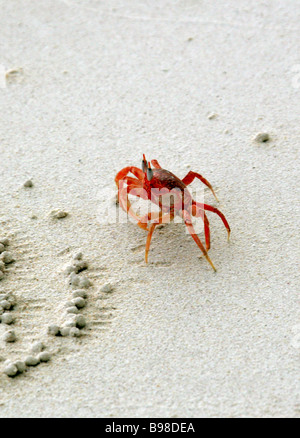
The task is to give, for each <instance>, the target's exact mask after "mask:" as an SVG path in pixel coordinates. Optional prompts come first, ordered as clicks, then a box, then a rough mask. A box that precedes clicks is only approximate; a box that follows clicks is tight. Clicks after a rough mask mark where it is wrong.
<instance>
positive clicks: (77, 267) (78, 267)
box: [65, 260, 88, 275]
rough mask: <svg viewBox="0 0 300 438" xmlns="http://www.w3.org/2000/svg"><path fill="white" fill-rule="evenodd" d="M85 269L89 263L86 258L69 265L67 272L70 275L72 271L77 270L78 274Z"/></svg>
mask: <svg viewBox="0 0 300 438" xmlns="http://www.w3.org/2000/svg"><path fill="white" fill-rule="evenodd" d="M85 269H88V263H87V262H86V261H84V260H78V261H76V262H74V263H72V264H71V265H68V266H67V267H66V268H65V274H66V275H69V274H71V273H72V272H75V274H78V273H79V272H81V271H84V270H85Z"/></svg>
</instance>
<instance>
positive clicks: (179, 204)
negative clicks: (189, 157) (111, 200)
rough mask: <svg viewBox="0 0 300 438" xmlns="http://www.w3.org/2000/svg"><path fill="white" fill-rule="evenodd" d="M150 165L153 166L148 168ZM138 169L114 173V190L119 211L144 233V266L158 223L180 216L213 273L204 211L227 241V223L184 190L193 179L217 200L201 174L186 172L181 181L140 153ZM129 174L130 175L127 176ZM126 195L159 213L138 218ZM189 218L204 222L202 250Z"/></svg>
mask: <svg viewBox="0 0 300 438" xmlns="http://www.w3.org/2000/svg"><path fill="white" fill-rule="evenodd" d="M151 164H152V166H153V167H151ZM141 167H142V168H141V169H139V168H138V167H135V166H128V167H124V168H123V169H122V170H120V171H119V172H118V173H117V175H116V177H115V182H116V184H117V187H118V201H119V204H120V206H121V208H122V209H123V210H124V211H125V212H127V214H128V215H130V216H131V217H132V218H133V219H134V220H136V222H137V225H138V226H139V227H140V228H142V229H143V230H146V231H148V236H147V241H146V248H145V261H146V263H148V253H149V249H150V243H151V238H152V235H153V232H154V230H155V227H156V226H157V225H159V224H166V223H168V222H171V221H173V220H174V218H175V216H180V217H181V218H182V219H183V222H184V223H185V225H186V227H187V229H188V231H189V233H190V235H191V236H192V238H193V239H194V241H195V242H196V244H197V245H198V247H199V248H200V250H201V251H202V254H203V256H204V257H205V258H206V260H207V261H208V262H209V264H210V265H211V267H212V268H213V270H214V271H216V268H215V266H214V264H213V262H212V261H211V259H210V257H209V256H208V250H209V249H210V228H209V222H208V218H207V215H206V211H211V212H213V213H215V214H217V215H218V216H219V217H220V218H221V220H222V222H223V224H224V226H225V228H226V230H227V233H228V240H229V237H230V227H229V224H228V222H227V220H226V218H225V216H224V214H223V213H221V211H220V210H218V209H217V208H216V207H213V206H211V205H208V204H204V203H200V202H197V201H195V200H194V199H193V198H192V196H191V194H190V192H189V190H188V188H187V186H188V185H189V184H191V183H192V182H193V181H194V179H195V178H197V179H199V180H200V181H201V182H202V183H203V184H204V185H205V186H207V187H208V188H209V189H210V190H211V192H212V194H213V195H214V197H215V198H216V200H217V201H218V198H217V196H216V194H215V192H214V190H213V188H212V186H211V184H210V183H209V182H208V181H207V180H206V179H205V178H204V177H203V176H202V175H200V174H199V173H196V172H193V171H189V172H188V174H187V175H186V176H185V177H184V178H183V179H180V178H178V177H177V176H176V175H174V174H173V173H172V172H170V171H169V170H166V169H163V168H162V167H161V166H160V165H159V163H158V161H157V160H151V162H150V161H147V160H146V158H145V155H144V154H143V160H142V166H141ZM130 173H131V174H132V175H133V176H128V175H129V174H130ZM129 194H131V195H134V196H137V197H139V198H142V199H145V200H150V201H151V202H153V203H154V204H156V205H157V206H158V207H159V211H153V212H150V213H146V214H145V215H144V216H142V217H141V216H139V215H138V214H137V213H136V212H135V211H134V210H133V208H132V206H131V203H130V200H129V197H128V195H129ZM166 196H168V200H169V202H167V203H166V202H164V197H166ZM192 216H195V217H200V218H201V219H202V221H203V223H204V235H205V247H204V245H203V244H202V242H201V240H200V238H199V237H198V235H197V234H196V232H195V229H194V226H193V223H192Z"/></svg>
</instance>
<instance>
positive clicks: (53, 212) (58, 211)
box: [51, 210, 69, 219]
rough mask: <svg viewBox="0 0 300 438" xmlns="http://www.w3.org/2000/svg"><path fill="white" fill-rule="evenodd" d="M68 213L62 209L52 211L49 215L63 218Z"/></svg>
mask: <svg viewBox="0 0 300 438" xmlns="http://www.w3.org/2000/svg"><path fill="white" fill-rule="evenodd" d="M68 214H69V213H67V212H66V211H63V210H57V211H52V212H51V215H52V217H53V218H54V219H63V218H65V217H67V216H68Z"/></svg>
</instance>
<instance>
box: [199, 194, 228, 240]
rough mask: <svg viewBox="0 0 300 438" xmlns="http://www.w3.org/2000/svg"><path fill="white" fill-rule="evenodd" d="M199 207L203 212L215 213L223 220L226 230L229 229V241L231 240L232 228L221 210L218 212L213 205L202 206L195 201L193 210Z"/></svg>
mask: <svg viewBox="0 0 300 438" xmlns="http://www.w3.org/2000/svg"><path fill="white" fill-rule="evenodd" d="M197 207H198V208H201V209H202V210H207V211H212V212H213V213H216V214H217V215H218V216H219V217H220V218H221V220H222V222H223V224H224V226H225V228H226V229H227V233H228V240H229V238H230V226H229V224H228V222H227V220H226V218H225V216H224V214H223V213H221V212H220V210H218V209H217V208H216V207H212V206H211V205H208V204H201V203H200V202H196V201H193V206H192V209H194V208H197Z"/></svg>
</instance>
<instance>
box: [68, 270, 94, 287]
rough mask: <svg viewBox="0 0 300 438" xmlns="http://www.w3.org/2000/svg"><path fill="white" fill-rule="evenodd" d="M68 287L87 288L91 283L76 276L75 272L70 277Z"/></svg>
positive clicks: (85, 278) (84, 278)
mask: <svg viewBox="0 0 300 438" xmlns="http://www.w3.org/2000/svg"><path fill="white" fill-rule="evenodd" d="M69 282H70V285H71V286H75V287H79V288H80V289H81V288H88V287H90V286H91V282H90V280H89V279H88V278H87V277H80V276H79V275H76V274H75V272H72V274H71V275H70V281H69Z"/></svg>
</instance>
